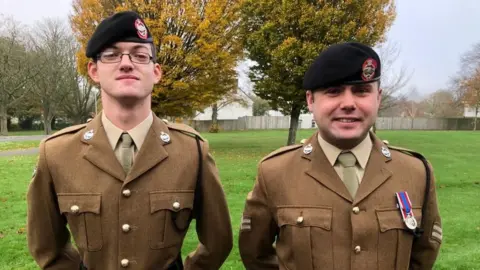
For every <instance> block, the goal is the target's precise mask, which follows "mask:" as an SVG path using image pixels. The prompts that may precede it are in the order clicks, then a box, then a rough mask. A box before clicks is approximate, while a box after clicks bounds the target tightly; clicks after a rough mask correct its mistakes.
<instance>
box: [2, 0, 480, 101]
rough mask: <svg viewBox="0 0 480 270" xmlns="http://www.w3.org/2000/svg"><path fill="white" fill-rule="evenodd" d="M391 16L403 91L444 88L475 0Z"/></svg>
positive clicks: (33, 5) (59, 6) (30, 17)
mask: <svg viewBox="0 0 480 270" xmlns="http://www.w3.org/2000/svg"><path fill="white" fill-rule="evenodd" d="M396 2H397V18H396V20H395V22H394V24H393V26H392V28H391V29H390V31H389V33H388V39H389V40H390V41H391V42H395V43H397V44H398V45H399V48H400V49H401V51H400V56H399V58H398V60H397V63H396V68H398V67H400V66H402V65H403V66H405V67H407V69H408V70H409V71H410V72H411V73H412V77H411V79H410V81H409V84H408V85H407V87H405V91H407V90H408V89H409V88H410V87H411V86H416V87H417V88H418V91H419V92H420V93H422V94H426V93H429V92H433V91H435V90H437V89H440V88H444V87H446V86H447V84H448V82H449V78H450V77H451V76H453V75H454V74H455V73H457V72H458V71H459V69H460V65H459V57H460V56H461V55H462V54H463V53H464V52H465V51H467V50H469V49H470V48H471V47H472V45H473V44H475V43H477V42H480V20H478V15H479V14H480V1H478V0H455V1H454V0H422V1H414V0H397V1H396ZM70 12H71V1H69V0H0V13H3V14H4V15H12V16H13V17H14V18H15V20H17V21H20V22H22V23H24V24H27V25H31V24H33V23H35V21H37V20H40V19H41V18H42V17H59V18H63V19H65V20H67V16H68V14H69V13H70Z"/></svg>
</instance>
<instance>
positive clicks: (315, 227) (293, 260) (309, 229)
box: [277, 206, 333, 270]
mask: <svg viewBox="0 0 480 270" xmlns="http://www.w3.org/2000/svg"><path fill="white" fill-rule="evenodd" d="M277 220H278V226H279V228H280V234H279V238H278V241H277V249H278V250H279V251H280V252H282V253H284V256H282V257H284V258H287V259H286V261H285V262H284V263H285V264H286V267H287V268H288V269H290V270H295V269H302V270H310V269H317V268H319V269H320V268H321V269H331V267H332V265H333V251H332V249H333V246H332V232H331V230H332V208H331V207H294V206H292V207H290V206H288V207H279V208H278V209H277ZM319 263H321V265H316V264H319Z"/></svg>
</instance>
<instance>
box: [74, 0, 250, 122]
mask: <svg viewBox="0 0 480 270" xmlns="http://www.w3.org/2000/svg"><path fill="white" fill-rule="evenodd" d="M240 3H241V0H191V1H180V0H149V1H144V0H74V1H73V15H72V16H71V18H70V21H71V24H72V29H73V31H74V33H75V35H76V37H77V39H78V41H79V42H80V43H81V44H82V48H81V49H80V50H79V51H78V53H77V57H78V63H79V64H78V68H79V71H80V72H81V73H82V74H85V75H86V74H87V71H86V67H87V62H88V59H86V58H85V47H86V44H87V42H88V39H89V38H90V36H91V35H92V34H93V32H94V30H95V27H96V26H97V25H98V24H99V23H100V21H101V20H103V19H104V18H106V17H108V16H110V15H112V14H113V13H115V12H118V11H124V10H134V11H136V12H138V13H139V14H140V16H142V17H143V18H144V20H145V23H146V24H147V25H148V27H149V29H150V31H151V33H152V36H153V39H154V42H155V45H156V49H157V61H158V63H159V64H160V65H161V66H162V71H163V78H162V80H161V82H160V83H159V84H157V85H156V86H155V88H154V90H153V95H152V110H153V111H154V112H155V113H156V114H157V115H159V116H171V117H179V116H180V117H181V116H192V115H193V114H194V113H195V111H201V110H203V109H204V108H206V107H208V106H211V105H212V104H214V103H215V102H217V101H219V100H221V99H222V98H223V96H224V95H226V94H227V93H229V92H232V91H236V90H237V73H236V71H235V67H236V66H237V63H238V61H240V60H241V58H242V47H241V42H240V38H239V19H240V15H239V7H240Z"/></svg>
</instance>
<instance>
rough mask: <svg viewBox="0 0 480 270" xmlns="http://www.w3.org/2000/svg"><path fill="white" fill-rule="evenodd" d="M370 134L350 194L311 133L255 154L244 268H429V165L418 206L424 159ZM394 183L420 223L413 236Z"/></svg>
mask: <svg viewBox="0 0 480 270" xmlns="http://www.w3.org/2000/svg"><path fill="white" fill-rule="evenodd" d="M371 136H372V138H373V147H372V151H371V154H370V158H369V160H368V163H367V166H366V168H365V174H364V176H363V180H362V182H361V184H360V186H359V189H358V191H357V193H356V196H355V199H352V197H351V195H350V193H349V192H348V190H347V188H346V187H345V185H344V184H343V182H342V181H341V180H340V178H339V177H338V174H337V173H336V172H335V170H334V169H333V167H332V166H331V164H330V163H329V162H328V160H327V158H326V156H325V154H324V152H323V151H322V149H321V148H320V146H319V144H318V140H317V134H315V135H314V136H312V137H311V138H310V139H309V140H308V141H307V142H306V143H305V145H295V146H289V147H284V148H281V149H280V150H278V151H275V152H273V153H272V154H270V155H269V156H267V157H265V158H264V159H263V160H262V161H261V162H260V164H259V168H258V176H257V179H256V181H255V185H254V188H253V191H252V192H251V193H249V195H248V198H247V201H246V206H245V210H244V213H243V217H242V224H241V229H240V237H239V248H240V255H241V258H242V260H243V263H244V265H245V267H246V269H248V270H257V269H284V270H313V269H339V270H340V269H341V270H348V269H352V270H363V269H365V270H367V269H368V270H375V269H378V270H385V269H388V270H392V269H431V268H432V266H433V264H434V262H435V260H436V257H437V254H438V252H439V248H440V245H441V238H442V229H441V219H440V216H439V211H438V206H437V198H436V192H435V181H434V178H433V172H432V176H431V183H430V189H429V190H430V195H429V197H428V198H429V199H428V202H427V205H426V207H425V211H426V212H425V213H422V206H423V199H424V195H425V189H426V169H425V166H424V164H423V163H422V161H421V160H420V159H419V158H416V157H413V156H411V155H409V154H408V153H405V152H403V151H397V150H391V151H390V150H388V148H387V146H385V145H384V144H383V143H382V142H381V141H380V140H379V139H378V138H376V137H375V136H374V134H371ZM309 144H310V145H311V146H312V147H311V148H309V147H308V145H309ZM302 146H304V147H302ZM309 150H311V152H310V151H309ZM429 167H430V165H429ZM430 169H431V167H430ZM401 191H407V192H408V195H409V197H410V199H411V202H412V204H413V211H414V215H415V217H416V219H417V221H418V223H419V226H420V227H421V228H423V229H424V233H423V234H422V236H421V237H420V238H418V239H414V236H413V234H412V233H411V231H410V230H409V229H408V228H407V227H406V225H405V224H404V222H403V220H402V217H401V214H400V212H399V210H398V209H397V201H396V197H395V192H401ZM422 214H425V216H424V217H423V222H424V223H423V224H422V223H421V221H422ZM272 244H273V245H272Z"/></svg>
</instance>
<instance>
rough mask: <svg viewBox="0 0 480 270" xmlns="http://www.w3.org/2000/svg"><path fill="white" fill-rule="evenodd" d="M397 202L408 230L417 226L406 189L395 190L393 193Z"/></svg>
mask: <svg viewBox="0 0 480 270" xmlns="http://www.w3.org/2000/svg"><path fill="white" fill-rule="evenodd" d="M395 195H396V197H397V202H398V208H399V210H400V213H401V214H402V218H403V222H404V223H405V225H406V226H407V228H409V229H410V230H415V229H416V228H417V220H416V219H415V215H414V213H413V209H412V202H411V201H410V198H409V197H408V193H407V192H406V191H402V192H396V193H395Z"/></svg>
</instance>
